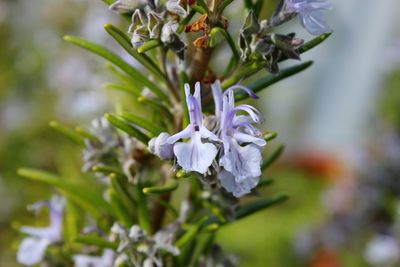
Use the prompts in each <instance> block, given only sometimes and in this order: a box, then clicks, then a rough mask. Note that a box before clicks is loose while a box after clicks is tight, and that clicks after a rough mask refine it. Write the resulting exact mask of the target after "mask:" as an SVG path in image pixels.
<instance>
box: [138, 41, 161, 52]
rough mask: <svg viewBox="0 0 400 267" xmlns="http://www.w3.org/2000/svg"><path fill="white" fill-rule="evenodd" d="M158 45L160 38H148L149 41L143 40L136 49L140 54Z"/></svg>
mask: <svg viewBox="0 0 400 267" xmlns="http://www.w3.org/2000/svg"><path fill="white" fill-rule="evenodd" d="M160 45H161V41H160V40H157V39H154V40H150V41H147V42H145V43H144V44H143V45H141V46H140V47H139V48H138V50H137V51H138V52H139V53H140V54H143V53H144V52H147V51H149V50H151V49H153V48H156V47H157V46H160Z"/></svg>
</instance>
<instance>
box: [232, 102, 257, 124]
mask: <svg viewBox="0 0 400 267" xmlns="http://www.w3.org/2000/svg"><path fill="white" fill-rule="evenodd" d="M239 110H242V111H244V112H246V113H247V114H249V116H250V117H251V119H252V120H253V121H254V122H255V123H261V122H262V121H263V120H264V118H263V117H262V115H261V113H260V111H258V110H257V109H256V108H255V107H253V106H250V105H246V104H243V105H239V106H237V107H235V108H234V109H233V110H232V111H231V112H234V113H236V112H237V111H239Z"/></svg>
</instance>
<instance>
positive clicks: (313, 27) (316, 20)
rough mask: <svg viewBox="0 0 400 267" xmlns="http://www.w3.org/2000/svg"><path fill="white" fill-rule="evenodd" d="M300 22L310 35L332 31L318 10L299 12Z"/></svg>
mask: <svg viewBox="0 0 400 267" xmlns="http://www.w3.org/2000/svg"><path fill="white" fill-rule="evenodd" d="M300 22H301V24H302V25H303V27H304V28H305V29H306V30H307V31H308V32H309V33H310V34H312V35H321V34H323V33H328V32H331V31H332V30H331V28H330V27H329V26H328V24H327V23H326V22H325V21H324V20H323V18H322V14H321V13H320V12H319V11H314V12H312V13H308V14H301V15H300Z"/></svg>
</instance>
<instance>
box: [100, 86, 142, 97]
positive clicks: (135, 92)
mask: <svg viewBox="0 0 400 267" xmlns="http://www.w3.org/2000/svg"><path fill="white" fill-rule="evenodd" d="M104 88H105V89H107V90H115V91H122V92H125V93H128V94H131V95H133V96H134V97H139V96H140V94H141V91H140V89H139V88H135V87H134V86H130V85H126V84H115V83H107V84H105V85H104Z"/></svg>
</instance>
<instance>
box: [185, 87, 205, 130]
mask: <svg viewBox="0 0 400 267" xmlns="http://www.w3.org/2000/svg"><path fill="white" fill-rule="evenodd" d="M185 94H186V104H187V107H188V111H189V118H190V124H191V125H192V126H193V127H195V128H196V126H198V127H200V126H201V125H202V122H203V114H202V110H201V96H200V95H201V91H200V83H196V89H195V92H194V95H192V94H191V93H190V86H189V84H185ZM194 130H198V129H194Z"/></svg>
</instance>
